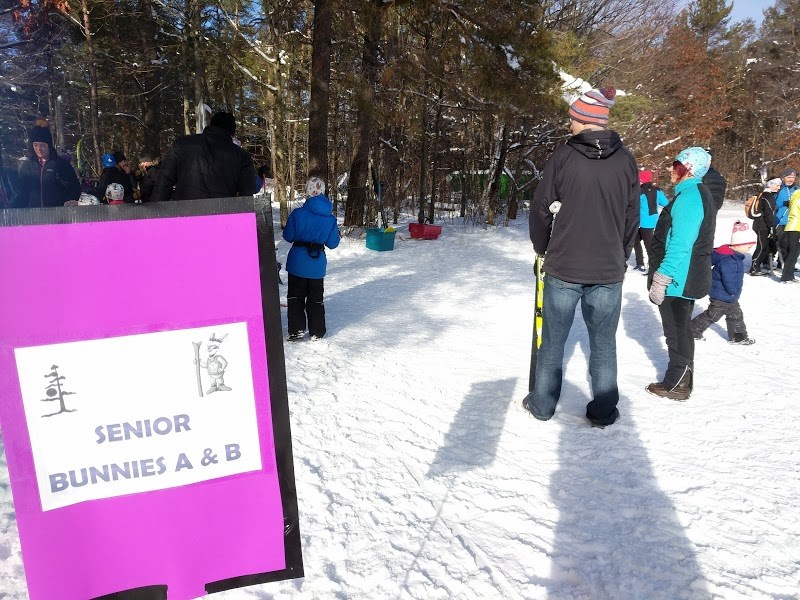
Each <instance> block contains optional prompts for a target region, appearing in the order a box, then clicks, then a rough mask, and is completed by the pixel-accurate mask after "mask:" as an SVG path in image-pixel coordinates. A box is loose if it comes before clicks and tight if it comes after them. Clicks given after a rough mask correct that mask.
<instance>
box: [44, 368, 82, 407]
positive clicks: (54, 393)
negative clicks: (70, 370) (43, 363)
mask: <svg viewBox="0 0 800 600" xmlns="http://www.w3.org/2000/svg"><path fill="white" fill-rule="evenodd" d="M50 368H51V369H52V371H51V372H50V373H48V374H47V375H45V377H49V378H50V380H49V385H48V386H47V387H46V388H45V393H46V394H47V398H43V399H42V402H55V401H56V400H58V402H59V404H60V405H61V410H59V411H58V412H54V413H50V414H49V415H42V418H44V417H52V416H53V415H60V414H61V413H65V412H75V409H69V408H67V406H66V404H64V396H72V395H74V394H75V392H67V391H64V389H62V387H61V382H62V381H64V380H65V379H66V377H64V376H63V375H59V374H58V365H53V366H52V367H50Z"/></svg>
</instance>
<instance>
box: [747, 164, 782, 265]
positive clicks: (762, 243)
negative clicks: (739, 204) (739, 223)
mask: <svg viewBox="0 0 800 600" xmlns="http://www.w3.org/2000/svg"><path fill="white" fill-rule="evenodd" d="M780 189H781V180H780V179H779V178H777V177H776V178H775V179H770V180H769V181H768V182H767V185H766V186H765V188H764V191H763V192H761V193H760V194H759V195H758V199H757V200H756V203H757V206H754V207H753V208H754V210H753V212H752V214H753V231H754V232H755V233H756V236H758V237H757V239H756V247H755V250H753V262H752V263H751V265H750V271H749V274H750V275H753V276H756V277H758V276H760V275H766V273H765V272H764V271H762V270H761V267H762V266H765V267H767V268H768V269H771V268H772V264H771V263H772V261H771V260H770V254H773V253H774V251H772V249H771V246H772V244H774V241H773V240H774V239H775V195H776V194H777V193H778V190H780Z"/></svg>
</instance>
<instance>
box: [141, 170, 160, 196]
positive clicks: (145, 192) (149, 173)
mask: <svg viewBox="0 0 800 600" xmlns="http://www.w3.org/2000/svg"><path fill="white" fill-rule="evenodd" d="M160 171H161V165H160V164H159V163H156V164H154V165H150V166H149V167H147V170H146V171H145V172H144V173H143V174H142V178H141V179H140V180H139V198H141V200H142V202H150V200H151V199H152V196H153V190H154V189H155V187H156V181H158V173H159V172H160Z"/></svg>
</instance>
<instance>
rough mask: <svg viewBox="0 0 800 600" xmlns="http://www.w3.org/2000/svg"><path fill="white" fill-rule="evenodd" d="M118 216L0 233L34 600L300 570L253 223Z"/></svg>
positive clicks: (0, 351)
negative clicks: (294, 559)
mask: <svg viewBox="0 0 800 600" xmlns="http://www.w3.org/2000/svg"><path fill="white" fill-rule="evenodd" d="M209 202H211V201H209ZM251 202H252V201H251ZM171 204H172V205H173V207H174V206H175V205H177V204H180V205H181V208H180V209H179V210H181V211H185V212H186V211H191V210H192V208H193V207H190V206H189V205H194V204H195V203H194V202H185V203H171ZM201 204H203V203H198V204H197V206H200V205H201ZM116 208H117V207H97V208H96V209H92V210H97V211H98V212H96V214H97V215H100V217H99V220H97V221H93V222H82V223H74V222H73V223H66V224H31V225H24V226H20V225H17V226H5V227H0V281H3V290H4V292H3V294H2V297H0V427H2V437H3V443H4V446H5V452H6V455H7V461H8V468H9V474H10V478H11V485H12V492H13V497H14V507H15V511H16V518H17V522H18V527H19V533H20V540H21V546H22V553H23V561H24V565H25V576H26V579H27V585H28V590H29V593H30V597H31V599H32V600H52V599H53V598H59V599H60V600H72V599H74V600H86V599H89V598H98V597H101V596H105V595H109V594H115V593H121V592H125V591H128V590H138V589H141V588H153V589H155V590H159V591H158V592H154V593H153V595H152V597H153V598H156V597H164V595H163V594H164V591H166V597H168V598H170V599H178V600H181V599H189V598H197V597H200V596H203V595H205V594H207V593H209V592H213V591H218V590H219V589H227V588H229V587H237V586H240V585H246V584H248V583H258V582H260V581H269V580H274V579H283V578H287V577H297V576H302V562H299V564H292V565H289V564H287V556H290V555H291V556H296V557H300V550H299V533H298V532H297V529H296V526H295V527H294V532H293V535H292V536H290V537H287V535H286V533H285V530H286V529H290V528H287V527H286V525H287V522H289V521H291V519H289V518H288V517H291V515H286V514H285V512H286V510H285V509H286V506H294V510H295V511H296V498H294V497H293V493H294V492H293V487H294V486H293V485H292V486H291V488H292V489H291V490H290V491H288V492H287V489H284V490H283V493H284V496H283V497H282V490H281V477H284V479H286V477H287V476H288V478H290V479H293V474H292V473H291V472H290V473H288V474H287V473H283V474H282V473H281V468H280V465H279V464H278V463H279V461H277V459H276V441H275V440H276V432H275V429H276V428H279V429H283V428H284V427H285V431H282V432H280V436H279V437H280V438H281V439H282V440H283V443H286V442H287V441H288V442H289V447H288V448H283V449H281V448H278V449H277V452H278V454H279V455H280V454H284V453H288V457H289V465H291V446H290V440H289V436H288V413H286V422H285V423H283V422H276V421H275V420H274V418H275V413H278V414H284V413H285V384H282V385H280V386H278V387H277V389H279V390H284V392H283V394H284V396H283V397H282V398H271V396H270V389H271V383H275V382H270V377H269V375H268V373H280V374H282V373H283V354H282V346H280V340H277V342H278V346H276V347H277V348H279V349H280V351H276V352H275V354H276V356H275V357H274V360H276V361H280V364H279V365H278V364H275V365H269V366H268V362H267V360H268V356H267V349H268V347H269V348H270V349H271V348H272V347H273V346H272V345H271V344H273V343H274V341H271V342H270V343H269V344H268V343H267V339H266V336H265V321H266V322H269V319H279V315H278V314H277V311H276V314H274V315H267V319H266V320H265V315H264V310H263V308H262V307H263V306H265V305H268V304H269V303H266V304H265V303H264V297H263V296H262V291H263V290H267V292H266V293H268V294H273V293H274V294H276V295H277V289H276V290H274V291H272V290H271V289H269V288H267V287H264V285H263V283H262V280H261V277H260V275H259V273H260V270H259V267H260V265H259V237H258V235H259V234H258V231H257V218H256V214H254V213H253V212H237V213H232V214H210V215H195V216H191V215H189V216H179V217H169V216H165V215H163V214H162V215H159V216H160V217H161V218H145V219H142V218H134V219H130V220H103V214H104V213H103V212H101V211H104V210H105V211H110V210H114V209H116ZM126 209H127V207H126ZM53 210H58V211H61V210H62V209H53ZM63 210H65V211H66V210H67V209H63ZM71 210H88V208H78V209H71ZM171 210H172V212H175V209H174V208H172V209H171ZM6 212H9V211H6ZM42 214H44V213H42ZM272 259H273V260H274V256H273V257H272ZM273 265H274V262H273ZM272 268H273V271H272V272H273V273H274V266H273V267H272ZM275 306H277V301H276V302H275ZM279 331H280V329H279V323H278V332H279ZM269 358H270V359H272V358H273V357H272V356H270V357H269ZM51 363H52V364H51ZM274 402H278V403H279V404H278V405H276V406H279V405H280V406H281V408H282V409H283V410H276V406H273V403H274ZM281 403H282V405H281ZM287 487H288V486H285V485H284V488H287ZM287 494H292V496H291V497H290V498H288V499H287ZM287 501H288V504H287ZM295 517H296V515H295ZM295 525H296V523H295ZM287 540H289V541H288V542H287ZM295 543H296V548H292V549H291V550H292V551H291V552H289V550H290V548H288V545H294V544H295ZM237 578H242V579H238V580H237ZM226 580H230V581H231V583H229V584H224V583H223V584H221V585H217V587H215V586H214V585H213V583H214V582H224V581H226ZM237 581H238V583H237ZM158 594H161V596H159V595H158ZM120 597H124V595H122V596H120Z"/></svg>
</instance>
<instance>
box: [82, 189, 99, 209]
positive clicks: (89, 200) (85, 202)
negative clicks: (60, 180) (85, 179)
mask: <svg viewBox="0 0 800 600" xmlns="http://www.w3.org/2000/svg"><path fill="white" fill-rule="evenodd" d="M98 204H100V200H98V199H97V196H93V195H92V194H87V193H86V192H84V193H82V194H81V197H80V198H78V206H97V205H98Z"/></svg>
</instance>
